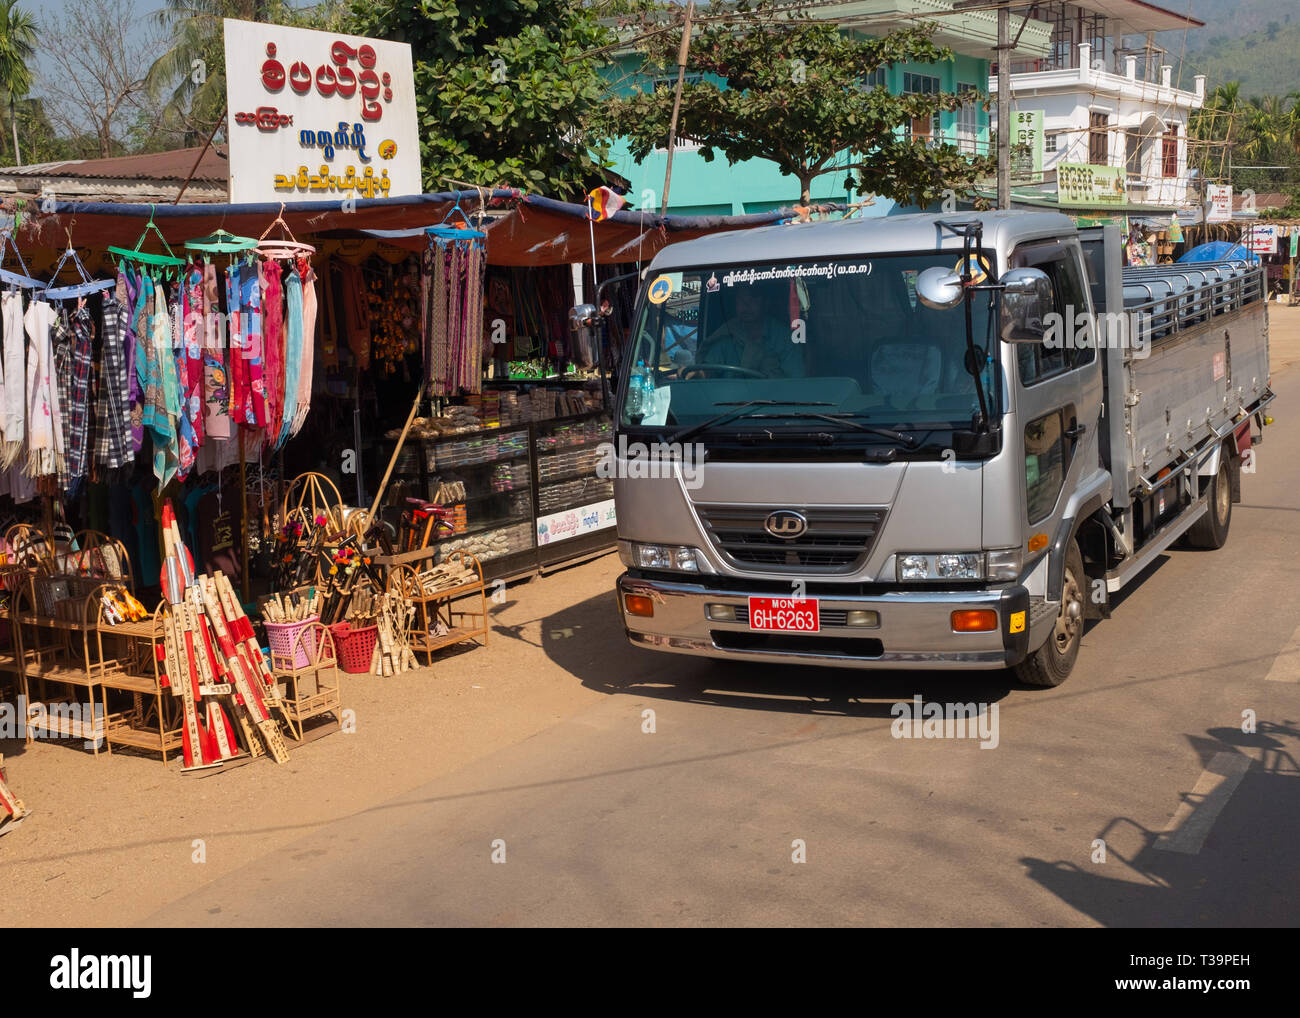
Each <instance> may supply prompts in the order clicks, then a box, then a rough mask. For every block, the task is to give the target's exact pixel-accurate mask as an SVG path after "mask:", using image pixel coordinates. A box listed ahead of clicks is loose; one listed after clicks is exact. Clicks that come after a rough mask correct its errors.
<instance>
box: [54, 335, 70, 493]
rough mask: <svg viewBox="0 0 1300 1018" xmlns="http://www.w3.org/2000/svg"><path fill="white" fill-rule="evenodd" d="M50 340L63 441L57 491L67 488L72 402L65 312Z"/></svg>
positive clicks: (58, 424)
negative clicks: (69, 409)
mask: <svg viewBox="0 0 1300 1018" xmlns="http://www.w3.org/2000/svg"><path fill="white" fill-rule="evenodd" d="M50 340H51V342H52V344H53V346H54V375H55V379H54V385H55V388H56V390H57V392H58V397H59V419H58V420H57V421H55V422H54V426H55V427H56V428H58V429H59V433H60V435H61V436H62V439H63V455H62V456H60V455H58V454H57V451H56V454H55V457H54V472H55V473H56V474H57V475H58V489H59V491H66V490H67V488H68V480H69V476H68V430H69V429H68V425H69V420H68V408H69V406H70V403H71V400H72V343H73V340H72V327H71V325H69V323H68V316H67V312H66V311H64V312H61V313H60V314H59V317H58V318H56V319H55V321H54V324H53V326H51V328H50Z"/></svg>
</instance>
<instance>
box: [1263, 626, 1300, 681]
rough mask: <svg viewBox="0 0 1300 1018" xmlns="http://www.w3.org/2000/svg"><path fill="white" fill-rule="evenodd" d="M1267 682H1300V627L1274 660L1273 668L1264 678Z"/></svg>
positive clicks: (1297, 627)
mask: <svg viewBox="0 0 1300 1018" xmlns="http://www.w3.org/2000/svg"><path fill="white" fill-rule="evenodd" d="M1264 681H1265V682H1300V626H1296V630H1295V632H1294V633H1292V634H1291V639H1289V640H1288V641H1287V643H1286V646H1285V647H1283V648H1282V649H1281V650H1280V651H1278V653H1277V657H1275V658H1274V659H1273V667H1272V668H1270V669H1269V670H1268V674H1267V675H1265V676H1264Z"/></svg>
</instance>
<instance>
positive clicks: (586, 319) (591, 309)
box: [569, 304, 600, 332]
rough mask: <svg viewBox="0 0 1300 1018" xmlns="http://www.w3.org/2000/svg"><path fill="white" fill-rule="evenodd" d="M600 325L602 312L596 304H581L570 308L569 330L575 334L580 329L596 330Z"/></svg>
mask: <svg viewBox="0 0 1300 1018" xmlns="http://www.w3.org/2000/svg"><path fill="white" fill-rule="evenodd" d="M599 324H600V312H599V311H597V310H596V305H595V304H579V305H577V306H576V307H571V308H569V328H570V329H572V330H573V331H574V332H577V331H578V330H579V329H594V328H595V327H596V326H597V325H599Z"/></svg>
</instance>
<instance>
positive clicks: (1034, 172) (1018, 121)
mask: <svg viewBox="0 0 1300 1018" xmlns="http://www.w3.org/2000/svg"><path fill="white" fill-rule="evenodd" d="M1044 148H1045V141H1044V137H1043V111H1042V110H1020V111H1017V112H1015V113H1013V114H1012V115H1011V176H1012V178H1013V179H1024V180H1028V181H1030V182H1031V183H1035V184H1036V183H1038V182H1039V181H1040V180H1042V179H1043V151H1044ZM1017 150H1019V151H1017Z"/></svg>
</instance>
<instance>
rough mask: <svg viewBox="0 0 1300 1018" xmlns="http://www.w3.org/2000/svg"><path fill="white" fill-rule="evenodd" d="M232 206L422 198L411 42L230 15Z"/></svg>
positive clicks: (228, 93) (228, 72)
mask: <svg viewBox="0 0 1300 1018" xmlns="http://www.w3.org/2000/svg"><path fill="white" fill-rule="evenodd" d="M225 37H226V100H227V103H228V104H229V105H228V110H229V112H228V113H227V121H226V133H227V137H229V139H230V200H231V201H232V202H274V201H284V202H297V201H335V200H339V201H344V200H347V199H349V198H352V199H355V198H390V197H395V196H398V195H411V194H420V193H421V191H422V187H421V183H420V139H419V135H418V133H417V128H416V117H415V77H414V75H413V74H412V71H411V47H410V46H409V45H408V44H406V43H400V42H387V41H385V40H382V39H362V38H359V37H358V36H355V35H340V34H338V33H335V32H316V31H311V30H309V29H305V28H286V27H284V26H283V25H264V24H259V23H257V22H252V21H235V20H232V19H229V18H227V19H225Z"/></svg>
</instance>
